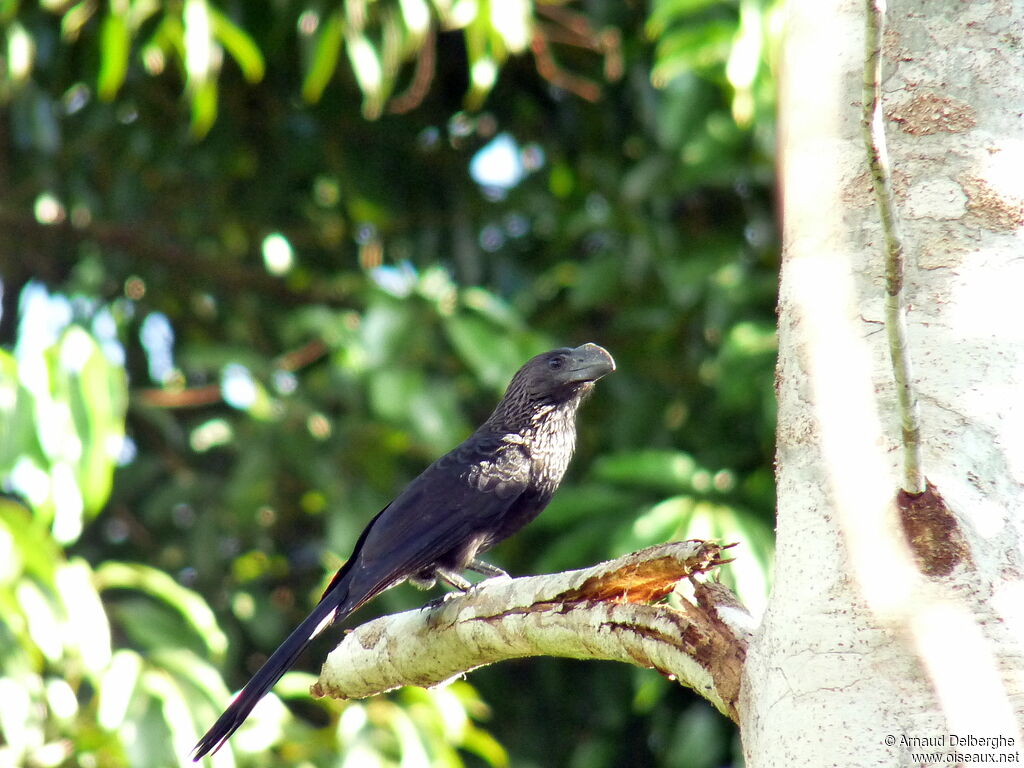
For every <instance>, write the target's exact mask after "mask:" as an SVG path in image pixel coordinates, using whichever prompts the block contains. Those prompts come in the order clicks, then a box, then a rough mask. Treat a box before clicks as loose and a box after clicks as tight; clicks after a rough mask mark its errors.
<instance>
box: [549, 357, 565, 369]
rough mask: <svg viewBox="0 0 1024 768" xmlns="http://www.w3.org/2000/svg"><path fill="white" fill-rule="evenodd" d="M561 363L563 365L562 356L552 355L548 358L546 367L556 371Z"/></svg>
mask: <svg viewBox="0 0 1024 768" xmlns="http://www.w3.org/2000/svg"><path fill="white" fill-rule="evenodd" d="M563 365H565V359H564V358H561V357H552V358H551V359H550V360H548V368H550V369H551V370H552V371H557V370H558V369H559V368H561V367H562V366H563Z"/></svg>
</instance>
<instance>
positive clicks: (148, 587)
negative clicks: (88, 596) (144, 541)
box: [94, 562, 228, 658]
mask: <svg viewBox="0 0 1024 768" xmlns="http://www.w3.org/2000/svg"><path fill="white" fill-rule="evenodd" d="M94 579H95V582H96V589H98V590H99V591H101V592H102V591H104V590H107V589H133V590H138V591H139V592H141V593H143V594H145V595H148V596H150V597H152V598H155V599H157V600H160V601H162V602H164V603H166V604H167V605H169V606H170V607H172V608H174V609H175V610H176V611H177V612H178V613H179V614H180V615H181V618H182V619H184V620H185V622H186V624H188V625H189V626H190V627H191V629H192V631H193V632H194V633H195V634H196V636H197V637H198V638H199V639H200V640H202V642H203V643H204V644H205V645H206V648H207V649H208V651H209V652H210V654H211V655H212V656H213V657H214V658H219V657H220V656H221V655H223V653H224V652H225V650H227V645H228V640H227V637H226V636H225V635H224V633H223V632H222V631H221V629H220V626H219V625H218V624H217V619H216V617H215V616H214V615H213V611H211V610H210V607H209V606H208V605H207V604H206V601H205V600H203V598H201V597H200V596H199V595H197V594H196V593H195V592H193V591H192V590H190V589H186V588H185V587H183V586H181V585H180V584H178V582H176V581H175V580H174V579H172V578H171V577H170V576H168V575H167V574H166V573H164V572H163V571H159V570H157V569H156V568H151V567H149V566H147V565H142V564H140V563H118V562H106V563H103V564H102V565H100V566H99V568H97V569H96V573H95V576H94Z"/></svg>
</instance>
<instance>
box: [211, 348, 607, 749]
mask: <svg viewBox="0 0 1024 768" xmlns="http://www.w3.org/2000/svg"><path fill="white" fill-rule="evenodd" d="M614 370H615V361H614V360H612V356H611V355H609V354H608V352H607V351H606V350H605V349H603V348H602V347H599V346H598V345H597V344H584V345H582V346H579V347H576V348H575V349H572V348H569V347H564V348H562V349H554V350H552V351H550V352H545V353H544V354H542V355H537V357H534V358H533V359H532V360H530V361H529V362H527V363H526V365H524V366H523V367H522V368H520V369H519V372H518V373H516V375H515V376H514V377H513V378H512V382H511V383H510V384H509V385H508V389H507V390H506V392H505V396H504V397H503V398H502V399H501V402H500V403H498V406H497V408H495V409H494V413H492V414H491V415H490V416H489V417H488V419H487V421H485V422H484V423H483V425H482V426H481V427H480V428H479V429H477V430H476V432H474V433H473V434H472V435H470V436H469V437H468V438H467V439H466V440H465V441H464V442H463V443H462V444H461V445H459V446H457V447H456V448H455V449H454V450H452V451H450V452H449V453H446V454H445V455H444V456H442V457H441V458H439V459H438V460H437V461H435V462H434V463H433V464H431V465H430V466H429V467H427V469H426V470H424V472H423V474H421V475H420V476H419V477H417V478H416V479H415V480H413V481H412V482H411V483H409V485H408V486H407V487H406V489H405V490H404V491H402V493H401V494H400V495H399V496H398V498H396V499H395V500H394V501H392V502H391V503H390V504H388V506H386V507H384V509H382V510H381V511H380V512H379V513H378V514H377V516H376V517H375V518H373V520H372V521H371V522H370V524H369V525H367V526H366V529H365V530H364V531H363V533H362V534H361V535H360V537H359V540H358V541H357V542H356V546H355V550H354V551H353V553H352V556H351V557H350V558H349V559H348V561H347V562H346V563H345V564H344V565H343V566H342V567H341V568H340V569H339V570H338V572H337V573H336V574H335V575H334V578H333V579H332V580H331V583H330V585H329V586H328V587H327V589H326V591H325V592H324V594H323V597H321V598H320V602H319V603H317V605H316V607H315V608H314V609H313V612H312V613H311V614H310V615H309V616H308V617H307V618H306V619H305V620H304V621H303V622H302V623H301V624H299V626H298V627H297V628H296V629H295V631H293V632H292V633H291V634H290V635H289V636H288V638H287V639H286V640H285V641H284V642H283V643H281V646H280V647H279V648H278V649H277V650H276V651H274V653H272V654H271V656H270V658H269V659H267V661H266V663H265V664H264V665H263V666H262V667H261V668H260V669H259V671H258V672H257V673H256V674H255V675H253V677H252V679H251V680H250V681H249V682H248V683H247V684H246V686H245V688H243V689H242V690H241V692H240V693H239V694H238V696H236V697H235V700H234V701H232V702H231V704H230V705H229V706H228V708H227V710H226V711H225V712H224V714H222V715H221V716H220V718H219V719H218V720H217V722H216V723H214V724H213V727H212V728H210V730H209V731H208V732H207V734H206V735H205V736H203V738H202V739H201V740H200V741H199V743H198V744H197V745H196V748H195V750H194V754H193V760H199V759H200V758H202V757H203V755H205V754H207V753H208V752H210V751H214V752H215V751H217V750H218V749H220V747H221V746H223V745H224V742H225V741H227V740H228V738H229V737H230V736H231V734H233V733H234V732H235V730H236V729H237V728H238V726H240V725H241V724H242V722H243V721H244V720H245V718H246V717H248V715H249V713H250V712H251V711H252V708H253V707H254V706H256V702H258V701H259V700H260V699H261V698H263V696H264V695H265V694H266V693H267V691H269V690H270V689H271V688H272V687H273V685H274V683H276V682H277V681H278V680H279V679H280V678H281V676H282V675H283V674H284V673H285V672H286V671H287V670H288V669H289V668H290V667H291V666H292V665H293V664H294V663H295V660H296V659H297V658H298V657H299V654H300V653H302V651H303V650H304V649H305V648H306V646H308V645H309V643H310V642H311V641H312V640H313V638H314V637H316V636H317V635H318V634H319V633H320V632H321V631H322V630H323V629H325V628H326V627H328V626H330V625H331V624H333V623H334V622H337V621H342V620H343V619H345V617H347V616H348V615H349V614H350V613H352V612H353V611H355V610H356V609H357V608H359V607H360V606H362V605H363V604H364V603H366V602H367V601H369V600H371V599H372V598H374V597H376V596H377V595H379V594H380V593H381V592H383V591H384V590H385V589H388V588H389V587H393V586H395V585H396V584H399V583H401V582H403V581H406V580H408V581H410V582H412V583H413V584H415V585H416V586H419V587H423V588H427V587H430V586H433V584H434V583H435V581H436V580H437V579H440V580H442V581H444V582H446V583H448V584H450V585H452V586H454V587H456V588H458V589H462V590H466V589H469V587H470V586H471V585H470V583H469V582H468V581H467V580H466V579H465V578H464V577H463V576H462V572H463V571H465V570H472V571H476V572H478V573H481V574H484V575H486V576H498V575H504V572H503V571H501V570H500V569H498V568H495V567H494V566H492V565H488V564H487V563H484V562H482V561H480V560H477V559H476V556H477V555H478V554H479V553H481V552H485V551H486V550H488V549H490V548H491V547H493V546H494V545H495V544H497V543H498V542H499V541H501V540H502V539H504V538H506V537H507V536H510V535H512V534H513V533H515V532H516V531H518V530H519V529H520V528H522V527H523V526H524V525H526V524H527V523H529V522H530V521H531V520H533V519H534V518H535V517H537V515H539V514H540V513H541V512H542V511H543V509H544V507H546V506H547V504H548V502H549V501H550V500H551V497H552V495H554V493H555V491H556V490H557V489H558V485H559V483H561V482H562V476H563V475H564V474H565V470H566V467H568V466H569V460H570V459H571V458H572V453H573V449H574V448H575V445H576V409H577V408H578V407H579V404H580V402H581V401H582V400H583V398H584V396H586V395H587V394H589V393H590V391H591V390H592V389H593V388H594V382H595V381H597V380H598V379H600V378H601V377H602V376H604V375H605V374H607V373H610V372H612V371H614Z"/></svg>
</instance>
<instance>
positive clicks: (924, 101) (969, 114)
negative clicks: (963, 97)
mask: <svg viewBox="0 0 1024 768" xmlns="http://www.w3.org/2000/svg"><path fill="white" fill-rule="evenodd" d="M885 116H886V118H887V119H888V120H890V121H891V122H893V123H896V124H897V125H898V126H899V127H900V130H902V131H903V132H904V133H909V134H910V135H911V136H927V135H929V134H933V133H964V132H966V131H969V130H971V128H973V127H974V126H975V125H977V124H978V121H977V117H976V114H975V111H974V107H972V106H971V105H970V104H967V103H966V102H963V101H959V100H958V99H954V98H952V97H949V96H940V95H938V94H936V93H927V92H924V93H915V94H914V96H912V97H911V98H910V99H909V100H907V101H905V102H903V103H900V104H893V105H891V106H890V107H888V108H887V109H886V115H885Z"/></svg>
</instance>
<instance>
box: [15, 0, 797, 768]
mask: <svg viewBox="0 0 1024 768" xmlns="http://www.w3.org/2000/svg"><path fill="white" fill-rule="evenodd" d="M776 16H777V13H776V10H775V7H774V3H773V2H770V0H732V1H730V0H655V2H652V3H651V5H650V7H642V6H639V5H632V4H624V3H618V2H612V0H595V2H590V3H588V4H586V5H579V6H577V5H574V4H546V3H544V4H542V3H536V4H534V3H530V2H526V0H515V1H513V0H508V1H507V2H506V0H502V2H497V0H492V1H491V2H483V1H482V0H429V2H428V0H376V2H370V1H369V0H349V1H348V2H345V3H330V2H317V1H316V0H312V1H311V2H307V3H302V4H300V3H295V2H291V1H290V0H282V1H281V2H276V3H271V4H263V3H244V2H217V3H213V2H207V0H183V1H180V2H160V1H159V0H111V1H110V2H109V3H96V2H91V1H89V0H85V1H84V2H80V3H71V2H64V1H63V0H44V2H42V3H39V4H28V3H19V2H17V1H16V0H13V1H12V0H7V1H6V2H3V1H2V0H0V30H2V33H3V41H2V45H0V105H2V106H0V109H2V113H0V151H2V154H0V233H2V235H0V280H2V294H0V309H2V314H0V344H2V345H3V347H2V348H0V488H2V490H3V492H4V493H5V496H4V497H3V498H0V764H2V765H31V766H59V765H68V766H71V765H74V766H122V765H131V766H135V765H138V766H161V765H174V764H184V763H185V762H187V758H188V752H189V750H190V749H191V746H192V745H193V744H194V742H195V740H196V738H197V737H198V735H199V734H200V733H201V732H202V731H203V730H204V729H205V728H206V727H207V726H208V725H209V724H210V723H211V722H212V721H213V719H214V718H215V717H216V715H217V714H218V713H219V711H220V709H221V707H222V706H223V705H224V704H225V703H226V701H227V699H228V697H229V695H230V694H229V691H230V690H233V689H236V688H237V687H239V686H240V685H241V684H242V683H244V682H245V680H246V679H247V677H248V675H249V674H250V673H251V672H252V671H254V670H255V668H256V667H257V666H258V665H259V663H260V661H261V660H262V659H263V658H265V655H266V654H267V653H269V652H270V651H271V650H272V649H273V648H274V647H275V646H276V645H277V643H278V642H279V641H280V640H281V639H282V638H283V637H284V635H285V634H286V633H287V631H288V630H289V629H290V628H291V627H292V626H294V624H295V623H297V622H298V621H299V620H300V619H301V618H302V617H303V616H304V615H305V613H306V611H307V610H308V609H309V607H310V606H311V604H312V603H313V601H315V600H316V598H317V597H318V594H319V590H320V589H321V588H322V587H323V586H324V584H325V582H326V580H327V579H328V578H329V577H330V575H331V574H332V572H333V571H334V569H335V568H337V567H338V565H339V564H340V563H341V562H342V560H343V558H344V557H346V556H347V555H348V553H349V552H350V551H351V547H352V545H353V543H354V541H355V539H356V537H357V536H358V533H359V532H360V531H361V529H362V528H363V526H364V525H365V524H366V522H367V521H368V520H369V519H370V518H371V517H372V515H373V514H374V513H375V512H376V511H377V510H378V509H380V508H381V507H382V506H383V505H384V504H385V503H387V501H388V500H389V499H391V498H392V497H393V496H394V495H395V493H396V492H397V491H398V490H400V489H401V487H402V486H403V484H404V483H406V482H408V481H409V480H411V479H412V478H413V477H414V476H415V475H416V474H417V473H418V472H419V471H421V470H422V468H423V467H424V466H425V465H426V464H427V463H428V462H429V461H430V460H431V459H433V458H435V457H436V456H438V455H440V454H441V453H443V452H444V451H446V450H447V449H448V448H450V447H451V446H452V445H454V444H455V443H456V442H458V441H459V440H461V439H462V438H463V437H465V435H466V434H467V433H468V432H469V431H470V430H471V429H472V427H473V426H474V425H475V424H477V423H479V422H480V421H481V420H482V419H483V418H485V417H486V415H487V413H488V412H489V409H490V408H491V407H492V406H493V404H494V402H495V400H496V398H497V397H498V396H499V395H500V393H501V391H502V388H503V387H504V385H505V384H506V383H507V381H508V378H509V377H510V376H511V374H512V372H514V371H515V369H516V368H517V367H518V366H519V365H520V364H521V363H522V361H524V360H525V359H526V358H527V357H529V356H530V355H532V354H535V353H537V352H539V351H542V350H544V349H547V348H550V347H552V346H556V345H562V344H579V343H582V342H584V341H595V342H598V343H601V344H602V345H604V346H606V347H607V348H608V349H610V350H611V351H612V353H613V354H614V355H615V357H616V360H617V362H618V364H619V370H618V371H617V372H616V373H615V374H614V375H613V376H610V377H608V378H607V379H606V380H603V381H602V382H601V384H600V386H599V387H598V388H597V390H596V393H595V395H594V397H593V399H592V401H591V402H589V403H588V404H587V405H586V406H585V408H584V409H583V411H582V412H581V415H580V429H579V435H580V437H579V446H578V456H577V458H576V460H575V462H574V465H573V467H572V469H571V470H570V476H569V478H568V479H567V482H566V484H565V485H564V486H563V489H562V490H561V491H560V493H559V494H558V495H557V497H556V499H555V501H554V502H553V503H552V505H551V507H550V508H549V509H548V511H547V512H545V514H544V515H542V516H541V517H540V518H539V519H538V520H537V521H536V522H535V523H534V524H533V525H531V526H530V527H528V528H527V529H526V530H524V531H523V532H521V533H520V534H519V535H518V536H516V537H514V538H513V539H512V540H510V541H509V542H507V543H506V544H503V545H502V547H500V548H499V549H498V550H497V551H496V552H494V553H493V555H492V557H493V560H494V561H495V562H496V563H499V564H501V565H502V566H503V567H506V568H507V569H508V570H510V571H511V572H513V573H536V572H542V571H550V570H561V569H565V568H573V567H582V566H584V565H587V564H590V563H592V562H594V561H595V560H599V559H604V558H608V557H611V556H614V555H617V554H621V553H624V552H626V551H629V550H632V549H635V548H638V547H641V546H646V545H648V544H653V543H657V542H661V541H665V540H667V539H671V538H685V537H707V538H721V539H726V540H730V541H740V542H741V546H740V547H739V548H737V549H736V550H733V552H735V556H736V558H737V560H736V562H735V563H734V564H732V565H731V566H729V567H728V568H726V569H724V570H723V578H724V579H727V580H731V583H733V584H734V585H735V586H736V587H737V588H738V589H739V591H740V593H741V595H742V596H743V597H744V599H745V600H746V601H747V602H748V604H750V605H751V606H754V607H757V606H758V605H760V604H761V602H763V600H764V596H765V593H766V590H767V585H768V583H769V581H770V570H769V569H770V563H771V520H772V510H773V503H774V495H773V481H772V471H771V457H772V449H773V444H772V435H773V426H774V411H773V395H772V388H771V387H772V371H773V365H774V350H775V339H774V316H773V310H774V299H775V271H776V266H777V254H776V237H775V224H774V215H773V211H772V204H771V195H772V184H773V175H772V165H771V162H772V148H773V143H774V138H773V122H772V110H773V107H774V104H773V95H772V79H771V73H770V69H771V68H770V61H769V57H768V54H769V52H770V51H771V49H772V48H771V43H772V40H773V35H774V32H773V30H774V26H775V20H776ZM423 599H424V598H423V596H422V595H420V594H418V593H416V592H415V591H413V590H411V589H408V588H405V587H403V588H399V589H396V590H393V591H391V592H389V593H387V594H385V595H384V596H382V597H381V598H380V599H379V600H378V601H377V604H376V605H375V606H371V607H370V608H369V609H367V610H366V611H364V612H363V618H365V617H366V616H369V615H371V614H372V613H373V612H384V611H391V610H397V609H399V608H405V607H410V606H414V605H418V604H420V603H421V602H422V601H423ZM328 634H330V633H328ZM335 639H336V638H335ZM328 642H329V641H326V640H325V641H324V642H323V643H322V644H321V647H318V648H316V649H314V650H313V651H312V652H311V653H309V654H308V655H307V658H305V659H303V661H302V663H301V668H300V669H298V670H296V671H294V672H292V673H290V674H289V675H288V676H286V677H285V679H284V680H283V681H282V683H281V684H280V685H279V686H278V687H277V689H276V693H277V694H278V695H277V696H271V697H268V699H267V700H266V701H265V703H264V704H263V705H261V706H260V707H259V708H258V709H257V711H256V712H254V714H253V716H252V717H251V718H250V722H249V723H248V724H247V725H246V726H245V727H244V728H243V729H242V730H240V731H239V733H238V734H237V735H236V736H235V737H234V738H233V739H232V741H231V742H230V747H229V748H227V749H225V750H222V752H221V753H220V754H219V755H218V756H217V758H216V760H217V761H219V762H220V763H223V764H225V765H229V764H232V763H233V762H235V761H237V762H238V763H239V764H243V765H259V764H266V763H267V760H268V759H271V758H268V756H267V753H268V751H272V752H273V754H274V757H273V758H272V759H273V761H274V764H280V765H347V766H348V765H353V766H354V765H359V766H367V765H399V764H400V765H408V766H414V765H428V764H429V765H444V766H458V765H471V766H476V765H499V766H500V765H505V764H512V765H517V766H533V765H537V766H542V765H567V766H587V768H602V767H603V766H618V765H657V766H705V765H707V766H711V765H721V764H725V763H728V762H730V761H732V760H734V759H735V754H736V748H735V744H734V741H735V736H734V734H733V732H732V729H731V727H730V726H729V725H728V724H727V723H725V722H723V721H722V719H721V718H720V717H719V716H718V715H717V714H716V713H714V712H713V711H712V710H710V709H709V708H708V707H707V706H706V705H705V704H704V703H703V702H701V701H700V700H699V699H698V698H697V697H696V696H694V695H692V694H690V693H689V692H687V691H684V690H682V689H680V688H679V687H678V686H676V685H674V684H672V683H669V682H668V681H665V680H662V679H661V678H660V677H658V676H657V675H655V674H653V673H651V672H648V671H644V670H634V669H629V668H625V667H621V666H616V665H608V664H581V663H578V662H569V661H560V660H550V659H532V660H526V661H521V662H515V663H510V664H506V665H498V666H496V667H494V668H490V669H486V670H481V671H479V672H477V673H474V674H473V675H472V676H471V677H470V678H469V680H467V681H459V682H457V683H455V684H453V685H451V686H449V687H447V688H445V689H443V690H438V691H429V692H427V691H421V690H418V689H409V690H405V691H402V692H399V693H398V694H396V695H394V696H391V697H379V698H377V699H374V700H370V701H366V702H350V703H346V704H344V705H340V704H336V703H333V702H311V701H310V700H309V698H308V696H307V691H308V685H309V682H310V681H311V680H312V675H311V673H312V672H315V670H316V669H317V668H318V666H319V663H320V661H321V660H322V658H323V655H324V651H325V650H326V648H327V643H328ZM282 699H285V700H287V701H288V704H289V705H290V706H289V707H285V706H284V705H283V704H282Z"/></svg>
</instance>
